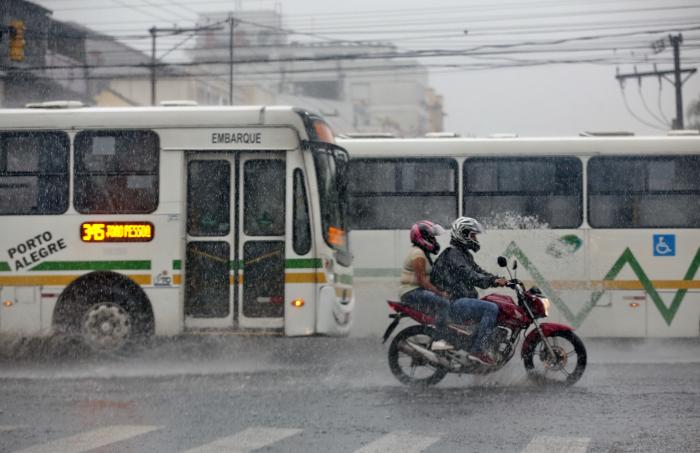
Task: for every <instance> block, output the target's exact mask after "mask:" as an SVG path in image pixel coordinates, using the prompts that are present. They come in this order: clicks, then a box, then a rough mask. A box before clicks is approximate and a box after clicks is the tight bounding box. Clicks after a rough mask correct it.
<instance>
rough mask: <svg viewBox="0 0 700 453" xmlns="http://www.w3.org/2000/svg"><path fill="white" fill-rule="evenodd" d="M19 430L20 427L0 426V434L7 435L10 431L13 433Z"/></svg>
mask: <svg viewBox="0 0 700 453" xmlns="http://www.w3.org/2000/svg"><path fill="white" fill-rule="evenodd" d="M20 428H21V426H12V425H0V433H9V432H10V431H14V430H16V429H20Z"/></svg>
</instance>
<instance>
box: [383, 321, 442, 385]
mask: <svg viewBox="0 0 700 453" xmlns="http://www.w3.org/2000/svg"><path fill="white" fill-rule="evenodd" d="M434 336H435V330H434V329H433V328H432V327H429V326H422V325H418V326H410V327H407V328H406V329H404V330H402V331H401V332H399V333H398V334H396V336H395V337H394V340H393V341H392V342H391V345H390V346H389V368H391V372H392V373H393V374H394V376H396V379H398V380H399V381H400V382H402V383H403V384H406V385H411V386H429V385H435V384H437V383H438V382H440V381H441V380H442V379H443V378H444V377H445V376H446V375H447V373H448V370H447V369H445V368H443V367H441V366H439V365H436V364H433V363H431V362H430V361H428V360H427V359H426V358H425V357H423V356H421V355H420V354H419V353H418V352H415V351H412V352H413V353H409V352H408V351H410V346H408V345H407V344H406V343H407V342H411V343H413V344H417V345H418V346H421V347H423V348H425V349H430V345H431V343H432V342H433V341H434Z"/></svg>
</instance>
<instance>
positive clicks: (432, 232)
mask: <svg viewBox="0 0 700 453" xmlns="http://www.w3.org/2000/svg"><path fill="white" fill-rule="evenodd" d="M443 233H445V229H444V228H443V227H441V226H440V225H438V224H437V223H433V222H431V221H430V220H421V221H418V222H416V223H414V224H413V226H412V227H411V242H412V243H413V245H415V246H416V247H420V248H421V249H422V250H423V251H425V252H426V253H437V252H439V251H440V244H438V242H437V239H435V236H439V235H441V234H443Z"/></svg>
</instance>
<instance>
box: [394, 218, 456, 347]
mask: <svg viewBox="0 0 700 453" xmlns="http://www.w3.org/2000/svg"><path fill="white" fill-rule="evenodd" d="M443 233H445V229H444V228H442V227H441V226H440V225H438V224H435V223H433V222H431V221H429V220H421V221H419V222H416V223H415V224H414V225H413V226H412V227H411V232H410V237H411V243H412V244H413V246H412V247H411V249H410V250H409V252H408V255H407V256H406V258H405V259H404V262H403V266H402V268H401V286H400V288H399V297H400V298H401V302H402V303H404V304H406V305H408V306H410V307H413V308H415V309H417V310H420V311H423V312H426V313H433V314H435V318H436V321H435V327H436V332H437V336H438V337H439V339H438V341H434V342H433V343H432V346H431V349H433V350H446V349H453V348H454V347H453V346H452V345H450V344H449V343H447V342H446V341H445V340H444V339H443V338H444V337H445V336H447V317H448V311H449V305H450V302H449V300H448V299H447V294H446V293H445V292H444V291H441V290H440V289H438V288H436V287H435V285H433V283H432V282H431V281H430V271H431V268H432V265H433V259H432V258H431V256H430V255H431V254H437V253H438V252H439V251H440V244H438V242H437V239H436V238H435V236H438V235H440V234H443Z"/></svg>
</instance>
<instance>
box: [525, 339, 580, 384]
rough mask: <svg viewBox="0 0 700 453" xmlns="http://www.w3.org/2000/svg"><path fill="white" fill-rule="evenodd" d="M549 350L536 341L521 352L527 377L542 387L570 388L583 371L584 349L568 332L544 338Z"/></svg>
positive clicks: (539, 341) (540, 341)
mask: <svg viewBox="0 0 700 453" xmlns="http://www.w3.org/2000/svg"><path fill="white" fill-rule="evenodd" d="M547 341H548V342H549V345H550V346H551V348H552V352H553V353H554V354H552V353H551V352H550V351H549V348H547V346H546V345H545V344H544V343H543V342H542V338H541V337H537V338H535V339H534V340H533V341H532V342H531V343H530V344H529V345H528V348H527V350H525V351H523V361H524V362H525V369H526V370H527V372H528V375H529V376H530V378H532V379H533V380H535V381H537V382H540V383H545V384H562V385H572V384H574V383H575V382H576V381H578V380H579V379H580V378H581V375H583V371H584V370H585V369H586V360H587V359H586V348H585V346H584V345H583V342H582V341H581V339H580V338H579V337H578V336H577V335H576V334H575V333H573V332H571V331H569V330H560V331H557V332H553V333H552V334H551V335H549V336H548V337H547Z"/></svg>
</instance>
